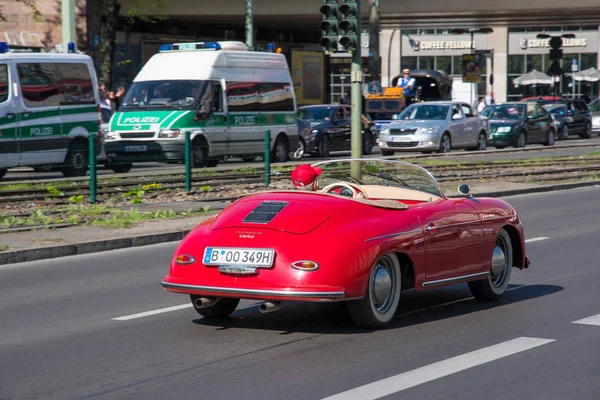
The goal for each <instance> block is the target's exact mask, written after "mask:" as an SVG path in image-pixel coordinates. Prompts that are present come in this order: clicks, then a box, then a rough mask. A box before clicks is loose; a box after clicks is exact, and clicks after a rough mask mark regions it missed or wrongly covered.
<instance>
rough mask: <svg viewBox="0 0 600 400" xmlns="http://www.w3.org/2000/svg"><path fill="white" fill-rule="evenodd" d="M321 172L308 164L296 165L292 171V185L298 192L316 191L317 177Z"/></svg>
mask: <svg viewBox="0 0 600 400" xmlns="http://www.w3.org/2000/svg"><path fill="white" fill-rule="evenodd" d="M322 172H323V170H322V169H321V168H319V167H313V166H311V165H310V164H302V165H298V166H297V167H296V168H295V169H294V170H293V171H292V185H294V186H295V187H296V188H297V189H299V190H306V191H310V192H316V191H317V188H318V187H317V177H318V176H319V175H321V173H322Z"/></svg>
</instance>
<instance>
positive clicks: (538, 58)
mask: <svg viewBox="0 0 600 400" xmlns="http://www.w3.org/2000/svg"><path fill="white" fill-rule="evenodd" d="M543 60H544V57H543V55H542V54H530V55H528V56H527V69H526V72H531V71H533V70H534V69H537V70H538V71H540V72H544V67H543Z"/></svg>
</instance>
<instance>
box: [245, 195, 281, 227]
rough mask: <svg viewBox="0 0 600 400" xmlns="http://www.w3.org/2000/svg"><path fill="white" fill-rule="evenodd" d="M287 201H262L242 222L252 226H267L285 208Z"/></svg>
mask: <svg viewBox="0 0 600 400" xmlns="http://www.w3.org/2000/svg"><path fill="white" fill-rule="evenodd" d="M288 204H289V202H287V201H263V202H262V203H260V204H259V205H258V206H256V208H254V210H252V211H251V212H250V214H248V215H247V216H246V218H244V220H243V221H242V222H251V223H253V224H267V223H269V222H271V221H272V220H273V218H275V216H276V215H277V214H279V213H280V212H281V210H283V208H284V207H285V206H287V205H288Z"/></svg>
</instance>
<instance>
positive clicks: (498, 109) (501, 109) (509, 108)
mask: <svg viewBox="0 0 600 400" xmlns="http://www.w3.org/2000/svg"><path fill="white" fill-rule="evenodd" d="M481 114H483V115H484V116H486V117H488V118H489V119H513V120H519V119H523V118H525V104H498V105H494V104H492V105H489V106H487V107H486V108H485V109H484V110H483V111H482V112H481Z"/></svg>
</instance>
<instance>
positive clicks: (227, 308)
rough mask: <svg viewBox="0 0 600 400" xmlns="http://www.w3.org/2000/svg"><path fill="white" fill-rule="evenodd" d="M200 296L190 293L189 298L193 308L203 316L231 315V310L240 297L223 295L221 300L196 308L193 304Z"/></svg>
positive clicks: (222, 316)
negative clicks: (209, 305) (234, 297)
mask: <svg viewBox="0 0 600 400" xmlns="http://www.w3.org/2000/svg"><path fill="white" fill-rule="evenodd" d="M200 297H202V296H196V295H193V294H192V295H190V299H191V300H192V304H194V309H195V310H196V312H198V314H200V315H202V316H203V317H204V318H225V317H228V316H229V315H231V313H232V312H234V311H235V309H236V308H237V306H238V304H239V302H240V299H232V298H228V297H223V298H222V299H221V300H219V301H218V302H217V304H215V305H214V306H211V307H206V308H197V307H196V306H195V304H196V300H197V299H199V298H200Z"/></svg>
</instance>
